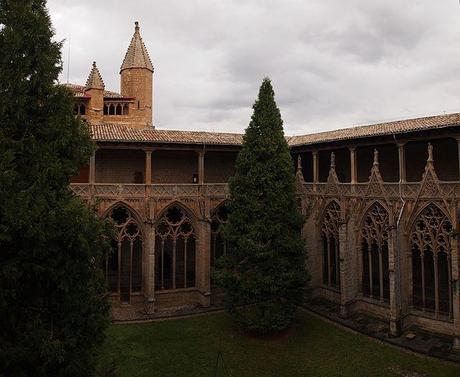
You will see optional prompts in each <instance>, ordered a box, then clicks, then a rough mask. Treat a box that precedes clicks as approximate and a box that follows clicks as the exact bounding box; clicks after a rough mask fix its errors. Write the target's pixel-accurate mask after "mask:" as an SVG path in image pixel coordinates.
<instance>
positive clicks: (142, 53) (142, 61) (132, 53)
mask: <svg viewBox="0 0 460 377" xmlns="http://www.w3.org/2000/svg"><path fill="white" fill-rule="evenodd" d="M129 68H147V69H148V70H149V71H152V72H153V65H152V61H151V60H150V56H149V53H148V51H147V48H146V47H145V45H144V42H143V41H142V38H141V34H140V32H139V23H138V22H136V27H135V30H134V35H133V38H132V39H131V43H130V44H129V47H128V51H126V55H125V58H124V59H123V64H122V65H121V68H120V71H123V70H124V69H129Z"/></svg>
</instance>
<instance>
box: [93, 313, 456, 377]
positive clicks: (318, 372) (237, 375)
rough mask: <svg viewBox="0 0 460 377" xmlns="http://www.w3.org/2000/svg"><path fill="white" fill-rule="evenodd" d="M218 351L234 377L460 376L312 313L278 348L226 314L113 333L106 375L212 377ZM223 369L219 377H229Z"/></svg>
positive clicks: (116, 328)
mask: <svg viewBox="0 0 460 377" xmlns="http://www.w3.org/2000/svg"><path fill="white" fill-rule="evenodd" d="M219 349H221V350H222V353H223V358H224V361H225V364H226V366H227V368H228V371H229V375H230V376H232V377H258V376H261V377H262V376H264V377H267V376H276V377H283V376H286V377H287V376H289V377H296V376H315V377H321V376H372V377H377V376H411V377H412V376H419V375H421V376H425V375H426V376H439V377H449V376H452V377H459V376H460V368H456V367H454V366H452V365H446V364H444V363H442V362H440V361H437V360H432V359H427V358H424V357H419V356H416V355H412V354H408V353H405V352H402V351H399V350H397V349H394V348H391V347H388V346H386V345H382V344H378V343H376V342H373V341H371V340H369V339H367V338H366V337H365V336H362V335H355V334H352V333H349V332H346V331H344V330H342V329H339V328H337V327H335V326H333V325H331V324H328V323H326V322H323V321H322V320H319V319H317V318H315V317H312V316H310V315H308V314H305V313H299V318H298V321H297V322H296V324H295V326H294V328H293V330H292V331H291V332H290V333H289V334H288V335H287V336H283V337H281V338H280V339H277V340H261V339H254V338H251V337H247V336H244V335H241V334H238V333H237V332H236V331H234V329H233V327H232V324H231V321H230V320H229V318H228V317H227V316H226V315H225V314H220V313H219V314H209V315H205V316H200V317H194V318H188V319H177V320H171V321H163V322H153V323H147V324H131V325H113V326H111V327H110V329H109V331H108V336H107V342H106V345H105V346H104V348H103V350H102V351H101V355H100V367H101V368H102V369H104V367H105V366H107V365H110V363H111V361H112V360H115V361H116V365H117V367H118V371H119V376H123V377H141V376H142V377H147V376H148V377H153V376H161V377H181V376H187V377H193V376H200V377H202V376H209V377H211V376H214V366H215V363H216V357H217V352H218V350H219ZM221 367H222V365H220V368H219V371H218V374H217V375H218V376H226V374H225V373H223V370H221V369H222V368H221ZM414 372H418V373H419V374H416V373H414Z"/></svg>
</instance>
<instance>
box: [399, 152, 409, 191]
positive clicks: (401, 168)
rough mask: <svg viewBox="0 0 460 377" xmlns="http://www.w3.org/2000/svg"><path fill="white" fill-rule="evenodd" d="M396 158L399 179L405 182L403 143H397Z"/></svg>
mask: <svg viewBox="0 0 460 377" xmlns="http://www.w3.org/2000/svg"><path fill="white" fill-rule="evenodd" d="M398 160H399V181H400V182H401V183H406V182H407V177H406V151H405V149H404V144H398Z"/></svg>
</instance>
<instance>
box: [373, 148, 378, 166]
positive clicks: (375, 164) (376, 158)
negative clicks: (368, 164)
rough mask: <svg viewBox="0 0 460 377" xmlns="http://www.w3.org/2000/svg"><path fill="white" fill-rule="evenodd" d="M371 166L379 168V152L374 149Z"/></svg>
mask: <svg viewBox="0 0 460 377" xmlns="http://www.w3.org/2000/svg"><path fill="white" fill-rule="evenodd" d="M373 166H379V151H378V150H377V148H375V149H374V163H373Z"/></svg>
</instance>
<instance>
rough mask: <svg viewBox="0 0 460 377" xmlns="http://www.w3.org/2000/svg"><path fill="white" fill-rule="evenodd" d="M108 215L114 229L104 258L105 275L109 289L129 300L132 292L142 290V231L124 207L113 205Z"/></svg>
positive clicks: (121, 298) (123, 300) (124, 300)
mask: <svg viewBox="0 0 460 377" xmlns="http://www.w3.org/2000/svg"><path fill="white" fill-rule="evenodd" d="M109 216H110V218H111V219H112V220H113V222H114V224H115V230H116V232H115V236H114V238H113V239H112V241H111V245H112V250H111V253H110V255H108V256H107V258H106V265H105V274H106V279H107V282H108V284H109V287H110V291H111V292H113V293H118V294H119V295H120V300H121V301H122V302H129V301H130V298H131V294H132V293H136V292H141V291H142V234H141V232H140V227H139V224H138V223H137V221H136V220H135V219H134V217H133V216H132V213H131V211H129V210H128V209H127V208H126V207H124V206H122V205H120V206H117V207H114V209H113V210H112V211H111V212H110V215H109Z"/></svg>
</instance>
